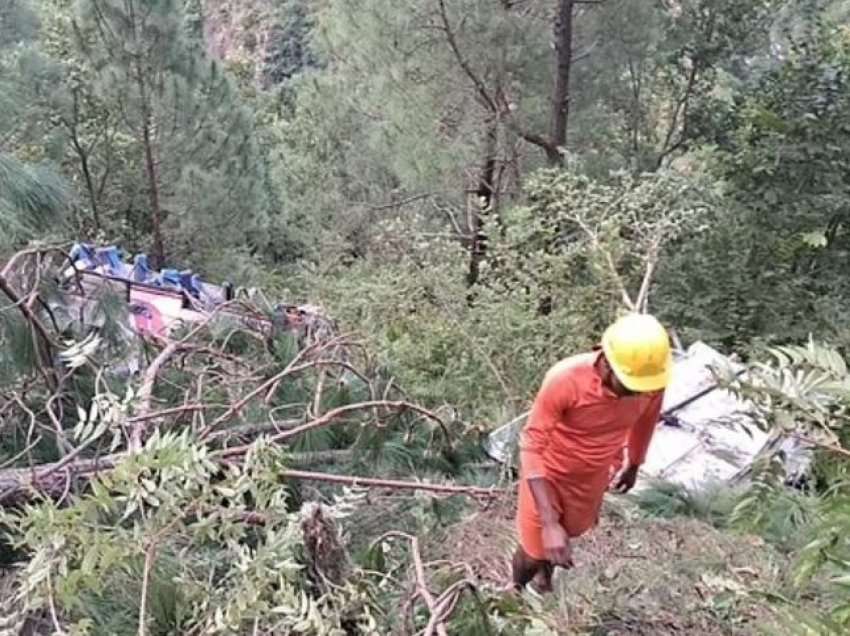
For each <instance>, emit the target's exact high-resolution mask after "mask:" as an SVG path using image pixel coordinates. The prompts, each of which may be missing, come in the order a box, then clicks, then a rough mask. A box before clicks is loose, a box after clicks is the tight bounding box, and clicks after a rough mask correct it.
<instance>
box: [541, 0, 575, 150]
mask: <svg viewBox="0 0 850 636" xmlns="http://www.w3.org/2000/svg"><path fill="white" fill-rule="evenodd" d="M574 3H575V0H558V15H557V17H556V18H555V33H554V35H555V73H554V77H553V80H552V104H551V118H550V123H549V142H550V147H548V148H546V158H547V159H548V161H549V165H551V166H559V165H561V164H562V163H563V155H562V154H561V152H560V149H561V148H563V147H565V146H566V143H567V124H568V123H569V113H570V70H571V67H572V55H573V5H574Z"/></svg>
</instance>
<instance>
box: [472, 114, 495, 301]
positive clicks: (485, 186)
mask: <svg viewBox="0 0 850 636" xmlns="http://www.w3.org/2000/svg"><path fill="white" fill-rule="evenodd" d="M498 134H499V130H498V126H497V124H496V122H495V121H490V122H488V124H487V132H486V135H485V141H484V157H483V161H482V162H481V167H480V168H479V171H478V185H477V187H476V190H475V201H473V202H472V205H470V206H469V210H470V213H469V214H470V218H469V235H470V245H469V271H468V272H467V275H466V282H467V284H468V285H469V286H470V287H472V286H473V285H475V284H476V283H477V282H478V278H479V276H480V274H481V261H482V259H483V258H484V255H485V254H486V253H487V232H486V229H485V228H486V218H487V216H489V214H490V212H491V211H492V210H493V206H494V204H495V201H496V197H497V196H498V193H497V192H496V186H495V175H496V147H497V142H498Z"/></svg>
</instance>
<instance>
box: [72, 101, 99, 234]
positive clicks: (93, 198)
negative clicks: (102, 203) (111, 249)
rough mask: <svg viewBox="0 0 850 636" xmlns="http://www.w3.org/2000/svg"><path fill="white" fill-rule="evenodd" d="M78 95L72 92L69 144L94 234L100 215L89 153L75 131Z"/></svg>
mask: <svg viewBox="0 0 850 636" xmlns="http://www.w3.org/2000/svg"><path fill="white" fill-rule="evenodd" d="M79 112H80V107H79V95H78V94H77V90H76V89H75V90H74V119H73V121H72V122H71V123H70V124H69V125H68V128H69V130H70V133H71V143H73V144H74V150H75V151H76V153H77V157H78V158H79V159H80V169H81V170H82V171H83V179H84V180H85V182H86V191H87V192H88V195H89V203H90V205H91V213H92V221H93V222H94V231H95V233H97V232H99V231H100V213H99V212H98V209H97V191H96V190H95V185H94V179H93V178H92V173H91V167H90V166H89V153H88V151H87V150H86V149H85V148H83V144H82V143H80V138H79V135H78V131H77V123H78V121H79Z"/></svg>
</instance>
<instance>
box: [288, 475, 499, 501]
mask: <svg viewBox="0 0 850 636" xmlns="http://www.w3.org/2000/svg"><path fill="white" fill-rule="evenodd" d="M280 475H281V476H282V477H288V478H289V479H303V480H307V481H324V482H329V483H334V484H344V485H346V486H356V487H363V488H387V489H389V490H421V491H425V492H434V493H440V494H444V495H467V496H470V497H480V498H486V499H494V498H497V497H500V496H502V495H504V494H505V493H504V491H502V490H499V489H496V488H481V487H479V486H457V485H453V484H427V483H424V482H419V481H399V480H395V479H377V478H374V477H357V476H353V475H332V474H330V473H313V472H309V471H305V470H283V471H281V473H280Z"/></svg>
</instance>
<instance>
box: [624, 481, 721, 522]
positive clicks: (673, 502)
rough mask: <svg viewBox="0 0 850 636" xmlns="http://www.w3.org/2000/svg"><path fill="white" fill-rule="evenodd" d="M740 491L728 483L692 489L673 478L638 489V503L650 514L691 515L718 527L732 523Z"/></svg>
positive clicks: (646, 513)
mask: <svg viewBox="0 0 850 636" xmlns="http://www.w3.org/2000/svg"><path fill="white" fill-rule="evenodd" d="M736 498H737V494H736V493H735V492H734V491H730V489H729V487H728V485H726V484H716V485H710V486H705V487H703V488H701V489H699V490H691V489H688V488H685V487H684V486H681V485H678V484H674V483H671V482H665V481H659V482H657V483H652V484H651V485H649V486H647V487H646V488H643V489H641V490H640V491H639V492H637V493H635V495H634V500H635V503H637V505H638V506H639V507H640V509H641V510H642V512H643V513H644V514H645V515H647V516H649V517H659V518H661V519H673V518H676V517H691V518H694V519H699V520H701V521H705V522H706V523H708V524H710V525H712V526H714V527H716V528H725V527H727V526H728V525H729V515H730V514H731V513H732V511H733V508H734V507H735V504H736Z"/></svg>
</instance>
